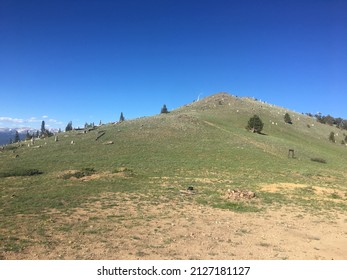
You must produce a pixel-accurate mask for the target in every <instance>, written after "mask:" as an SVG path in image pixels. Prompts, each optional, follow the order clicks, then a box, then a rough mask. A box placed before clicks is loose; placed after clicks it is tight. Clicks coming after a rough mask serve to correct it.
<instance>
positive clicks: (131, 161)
mask: <svg viewBox="0 0 347 280" xmlns="http://www.w3.org/2000/svg"><path fill="white" fill-rule="evenodd" d="M286 112H288V113H289V114H290V116H291V118H292V121H293V124H291V125H290V124H286V123H285V122H284V114H285V113H286ZM254 114H257V115H259V116H260V118H261V119H262V120H263V122H264V129H263V134H254V133H251V132H249V131H247V130H246V129H245V126H246V125H247V121H248V119H249V118H250V117H251V116H253V115H254ZM331 131H333V132H335V135H336V141H337V143H332V142H330V141H329V139H328V138H329V134H330V132H331ZM343 133H347V131H342V130H339V129H337V128H335V127H332V126H328V125H324V124H320V123H318V122H317V121H316V120H315V119H314V118H311V117H308V116H306V115H302V114H299V113H296V112H292V111H289V110H287V109H285V108H281V107H277V106H274V105H271V104H266V103H263V102H260V101H256V100H254V99H250V98H238V97H236V96H232V95H229V94H226V93H219V94H216V95H213V96H210V97H207V98H204V99H202V100H199V101H197V102H194V103H191V104H188V105H185V106H182V107H180V108H178V109H176V110H173V111H171V112H170V113H168V114H160V115H156V116H151V117H144V118H138V119H134V120H126V121H124V122H122V123H117V124H107V125H102V126H100V127H98V128H96V129H95V130H92V131H89V132H87V133H83V131H71V132H63V133H60V134H57V137H58V141H55V138H54V137H50V138H48V139H41V140H36V141H35V143H34V145H33V146H32V145H31V144H30V142H26V143H24V142H22V146H21V147H17V145H12V146H7V147H6V148H5V150H4V151H2V152H0V189H1V198H0V202H1V210H0V211H1V212H0V214H1V216H2V217H3V218H2V219H1V222H0V223H1V224H0V227H1V228H2V230H1V232H0V240H1V241H2V244H3V245H2V248H3V249H4V250H5V251H20V250H22V249H23V248H26V246H29V245H28V244H27V243H26V242H29V241H25V240H27V239H25V238H24V239H23V238H19V239H18V238H17V239H14V240H12V239H8V237H7V236H11V234H14V232H15V231H16V226H18V224H17V223H14V222H13V217H14V216H16V215H27V217H31V218H28V219H27V220H25V223H27V224H26V226H25V228H26V230H28V228H31V230H32V231H34V232H36V231H40V230H42V231H44V230H45V226H42V225H41V223H40V222H39V221H42V220H47V215H48V214H47V213H51V212H52V211H59V212H60V213H65V214H68V213H70V212H71V211H73V209H76V208H78V207H84V206H85V205H87V204H88V203H91V202H95V201H99V200H102V198H101V197H102V195H103V194H105V193H112V194H115V195H119V196H121V195H124V194H127V195H128V197H130V200H131V197H132V195H133V197H136V199H134V201H135V200H136V201H137V202H136V203H139V201H138V199H139V198H138V196H139V195H140V196H141V199H140V202H146V203H160V202H165V201H167V200H174V201H176V202H177V203H180V201H184V200H187V199H188V200H189V201H190V202H192V203H197V204H199V205H203V206H208V207H214V208H222V209H230V210H232V211H237V212H258V211H260V212H261V211H265V210H266V209H268V208H269V207H281V206H284V205H294V206H298V207H305V209H307V211H327V210H329V209H337V210H338V211H343V212H344V211H346V210H347V186H346V181H347V172H346V171H347V148H346V146H345V145H341V144H340V142H341V140H343V139H344V137H345V136H344V135H343ZM72 141H73V143H74V144H71V142H72ZM111 142H112V143H113V144H111ZM28 145H29V147H28ZM288 149H294V150H295V158H288ZM312 158H319V159H324V160H325V161H326V163H320V162H317V161H312V160H311V159H312ZM36 173H37V174H36ZM28 175H31V176H28ZM269 186H270V188H269ZM271 186H277V187H274V189H275V190H274V189H271ZM286 186H287V187H286ZM188 187H191V188H193V191H192V192H191V193H190V192H187V191H186V190H187V188H188ZM230 190H245V191H252V192H255V194H256V198H255V199H251V200H247V199H240V200H230V199H227V198H226V196H225V195H226V193H228V192H229V191H230ZM182 194H187V195H182ZM104 203H105V207H112V205H114V204H113V202H112V201H110V200H107V201H106V200H104ZM33 217H34V218H33ZM38 224H40V225H41V226H37V225H38ZM33 225H36V226H33ZM32 227H34V228H35V229H34V228H32ZM37 234H40V233H37ZM42 234H43V235H44V233H42ZM23 240H24V241H23Z"/></svg>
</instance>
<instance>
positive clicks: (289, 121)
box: [284, 113, 293, 124]
mask: <svg viewBox="0 0 347 280" xmlns="http://www.w3.org/2000/svg"><path fill="white" fill-rule="evenodd" d="M284 122H285V123H289V124H293V122H292V119H291V118H290V115H289V114H288V113H286V114H285V115H284Z"/></svg>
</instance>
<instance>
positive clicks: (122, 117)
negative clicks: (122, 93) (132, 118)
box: [119, 112, 125, 122]
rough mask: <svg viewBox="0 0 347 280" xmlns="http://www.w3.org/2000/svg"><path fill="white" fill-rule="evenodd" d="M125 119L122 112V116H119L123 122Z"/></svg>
mask: <svg viewBox="0 0 347 280" xmlns="http://www.w3.org/2000/svg"><path fill="white" fill-rule="evenodd" d="M124 120H125V118H124V116H123V112H121V113H120V117H119V122H123V121H124Z"/></svg>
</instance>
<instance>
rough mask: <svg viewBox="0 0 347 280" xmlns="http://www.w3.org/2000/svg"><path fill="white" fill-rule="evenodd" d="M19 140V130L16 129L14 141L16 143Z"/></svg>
mask: <svg viewBox="0 0 347 280" xmlns="http://www.w3.org/2000/svg"><path fill="white" fill-rule="evenodd" d="M19 141H20V138H19V133H18V131H17V130H16V133H15V135H14V142H15V143H18V142H19Z"/></svg>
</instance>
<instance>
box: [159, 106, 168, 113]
mask: <svg viewBox="0 0 347 280" xmlns="http://www.w3.org/2000/svg"><path fill="white" fill-rule="evenodd" d="M167 113H169V111H168V109H167V108H166V105H165V104H164V105H163V107H162V108H161V111H160V114H167Z"/></svg>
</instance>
